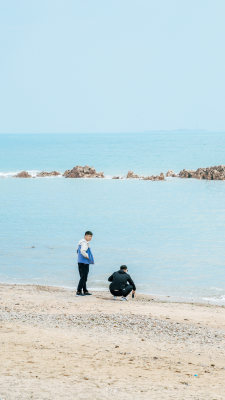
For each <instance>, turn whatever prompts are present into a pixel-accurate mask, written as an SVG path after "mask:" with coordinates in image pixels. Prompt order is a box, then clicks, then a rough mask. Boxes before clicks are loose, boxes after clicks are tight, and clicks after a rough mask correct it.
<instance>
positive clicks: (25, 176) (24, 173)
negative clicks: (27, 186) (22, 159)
mask: <svg viewBox="0 0 225 400" xmlns="http://www.w3.org/2000/svg"><path fill="white" fill-rule="evenodd" d="M13 178H32V176H31V175H30V174H28V172H27V171H21V172H19V173H18V174H16V175H13Z"/></svg>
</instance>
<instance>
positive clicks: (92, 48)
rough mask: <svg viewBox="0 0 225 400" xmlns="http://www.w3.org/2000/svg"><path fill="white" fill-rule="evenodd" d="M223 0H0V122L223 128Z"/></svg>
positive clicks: (9, 128)
mask: <svg viewBox="0 0 225 400" xmlns="http://www.w3.org/2000/svg"><path fill="white" fill-rule="evenodd" d="M224 20H225V1H224V0H0V72H1V73H0V132H6V133H7V132H138V131H150V130H158V129H159V130H160V129H169V130H170V129H179V128H183V129H208V130H214V129H215V130H225V112H224V108H225V107H224V106H225V103H224V96H225V79H224V74H225V51H224V43H225V23H224Z"/></svg>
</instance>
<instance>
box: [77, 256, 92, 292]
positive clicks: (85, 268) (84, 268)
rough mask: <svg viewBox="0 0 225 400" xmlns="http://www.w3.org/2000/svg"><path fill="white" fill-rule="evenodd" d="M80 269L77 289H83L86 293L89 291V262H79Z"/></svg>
mask: <svg viewBox="0 0 225 400" xmlns="http://www.w3.org/2000/svg"><path fill="white" fill-rule="evenodd" d="M78 269H79V274H80V281H79V283H78V287H77V291H78V292H81V291H82V289H83V291H84V293H86V292H87V291H88V290H87V286H86V282H87V277H88V272H89V264H84V263H78Z"/></svg>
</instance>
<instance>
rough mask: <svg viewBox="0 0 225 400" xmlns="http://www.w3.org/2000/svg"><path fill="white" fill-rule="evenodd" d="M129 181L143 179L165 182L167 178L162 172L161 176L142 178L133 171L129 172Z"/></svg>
mask: <svg viewBox="0 0 225 400" xmlns="http://www.w3.org/2000/svg"><path fill="white" fill-rule="evenodd" d="M126 178H127V179H141V180H143V181H164V180H165V176H164V174H163V173H162V172H161V174H160V175H150V176H141V175H136V174H135V173H134V172H133V171H128V173H127V176H126Z"/></svg>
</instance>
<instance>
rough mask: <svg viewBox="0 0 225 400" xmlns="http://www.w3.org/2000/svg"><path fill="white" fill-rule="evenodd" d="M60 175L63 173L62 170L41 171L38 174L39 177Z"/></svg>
mask: <svg viewBox="0 0 225 400" xmlns="http://www.w3.org/2000/svg"><path fill="white" fill-rule="evenodd" d="M58 175H61V174H60V172H58V171H51V172H47V171H41V172H39V173H38V174H37V178H45V177H46V176H58Z"/></svg>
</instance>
